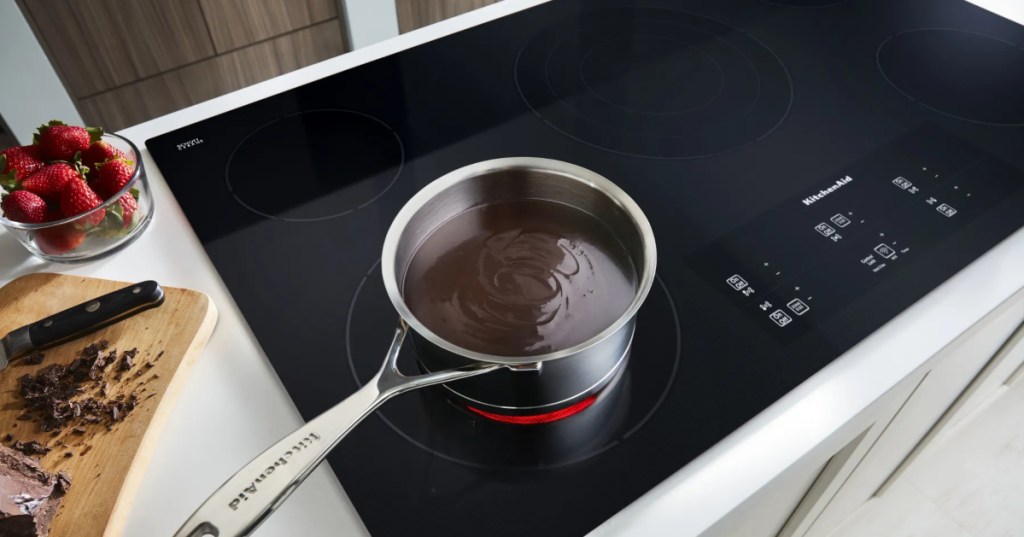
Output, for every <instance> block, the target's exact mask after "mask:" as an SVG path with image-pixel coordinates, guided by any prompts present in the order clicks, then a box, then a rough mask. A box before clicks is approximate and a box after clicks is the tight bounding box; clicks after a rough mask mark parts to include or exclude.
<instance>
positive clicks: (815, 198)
mask: <svg viewBox="0 0 1024 537" xmlns="http://www.w3.org/2000/svg"><path fill="white" fill-rule="evenodd" d="M850 181H853V177H850V176H849V175H847V176H846V177H843V178H842V179H839V180H837V181H836V182H835V184H834V185H832V186H830V187H828V188H824V189H821V190H819V191H818V192H817V193H816V194H811V195H810V196H807V197H806V198H804V200H803V201H804V205H812V204H813V203H814V202H816V201H818V200H820V199H821V198H824V197H825V196H827V195H829V194H831V193H833V192H835V191H836V190H839V189H840V188H842V187H843V186H845V185H846V184H847V183H849V182H850Z"/></svg>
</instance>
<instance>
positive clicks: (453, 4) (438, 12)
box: [395, 0, 498, 33]
mask: <svg viewBox="0 0 1024 537" xmlns="http://www.w3.org/2000/svg"><path fill="white" fill-rule="evenodd" d="M497 1H498V0H395V8H396V10H397V11H398V29H399V31H401V32H402V33H405V32H408V31H410V30H415V29H416V28H419V27H421V26H426V25H428V24H433V23H435V22H439V21H443V20H444V19H447V18H450V17H454V16H456V15H461V14H463V13H466V12H467V11H473V10H474V9H477V8H481V7H484V6H486V5H490V4H493V3H495V2H497Z"/></svg>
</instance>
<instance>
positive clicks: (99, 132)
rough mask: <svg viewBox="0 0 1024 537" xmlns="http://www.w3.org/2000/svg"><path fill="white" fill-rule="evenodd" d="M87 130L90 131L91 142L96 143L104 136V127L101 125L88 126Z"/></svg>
mask: <svg viewBox="0 0 1024 537" xmlns="http://www.w3.org/2000/svg"><path fill="white" fill-rule="evenodd" d="M85 131H86V132H88V133H89V143H90V144H94V143H96V142H98V141H100V138H103V129H101V128H99V127H86V128H85Z"/></svg>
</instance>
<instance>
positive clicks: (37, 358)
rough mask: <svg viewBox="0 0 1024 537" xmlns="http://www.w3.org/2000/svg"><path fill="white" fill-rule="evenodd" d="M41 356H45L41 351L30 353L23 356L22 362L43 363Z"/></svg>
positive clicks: (29, 363)
mask: <svg viewBox="0 0 1024 537" xmlns="http://www.w3.org/2000/svg"><path fill="white" fill-rule="evenodd" d="M43 358H46V355H45V354H43V353H41V352H36V353H32V354H30V355H28V356H27V357H25V360H24V363H25V364H26V365H39V364H41V363H43Z"/></svg>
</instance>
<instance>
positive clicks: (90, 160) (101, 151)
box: [82, 140, 128, 170]
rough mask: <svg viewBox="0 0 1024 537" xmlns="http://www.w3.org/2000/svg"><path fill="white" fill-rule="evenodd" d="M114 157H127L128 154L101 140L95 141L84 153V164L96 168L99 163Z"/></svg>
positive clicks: (92, 168)
mask: <svg viewBox="0 0 1024 537" xmlns="http://www.w3.org/2000/svg"><path fill="white" fill-rule="evenodd" d="M114 158H123V159H127V158H128V156H127V155H125V154H124V153H123V152H122V151H121V150H120V149H118V148H116V147H114V146H112V145H110V144H108V143H107V142H104V141H102V140H100V141H99V142H93V144H92V145H90V146H89V149H86V150H85V152H84V153H82V165H83V166H88V167H89V169H90V170H95V169H96V165H97V164H100V163H103V162H106V161H107V160H108V159H114Z"/></svg>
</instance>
